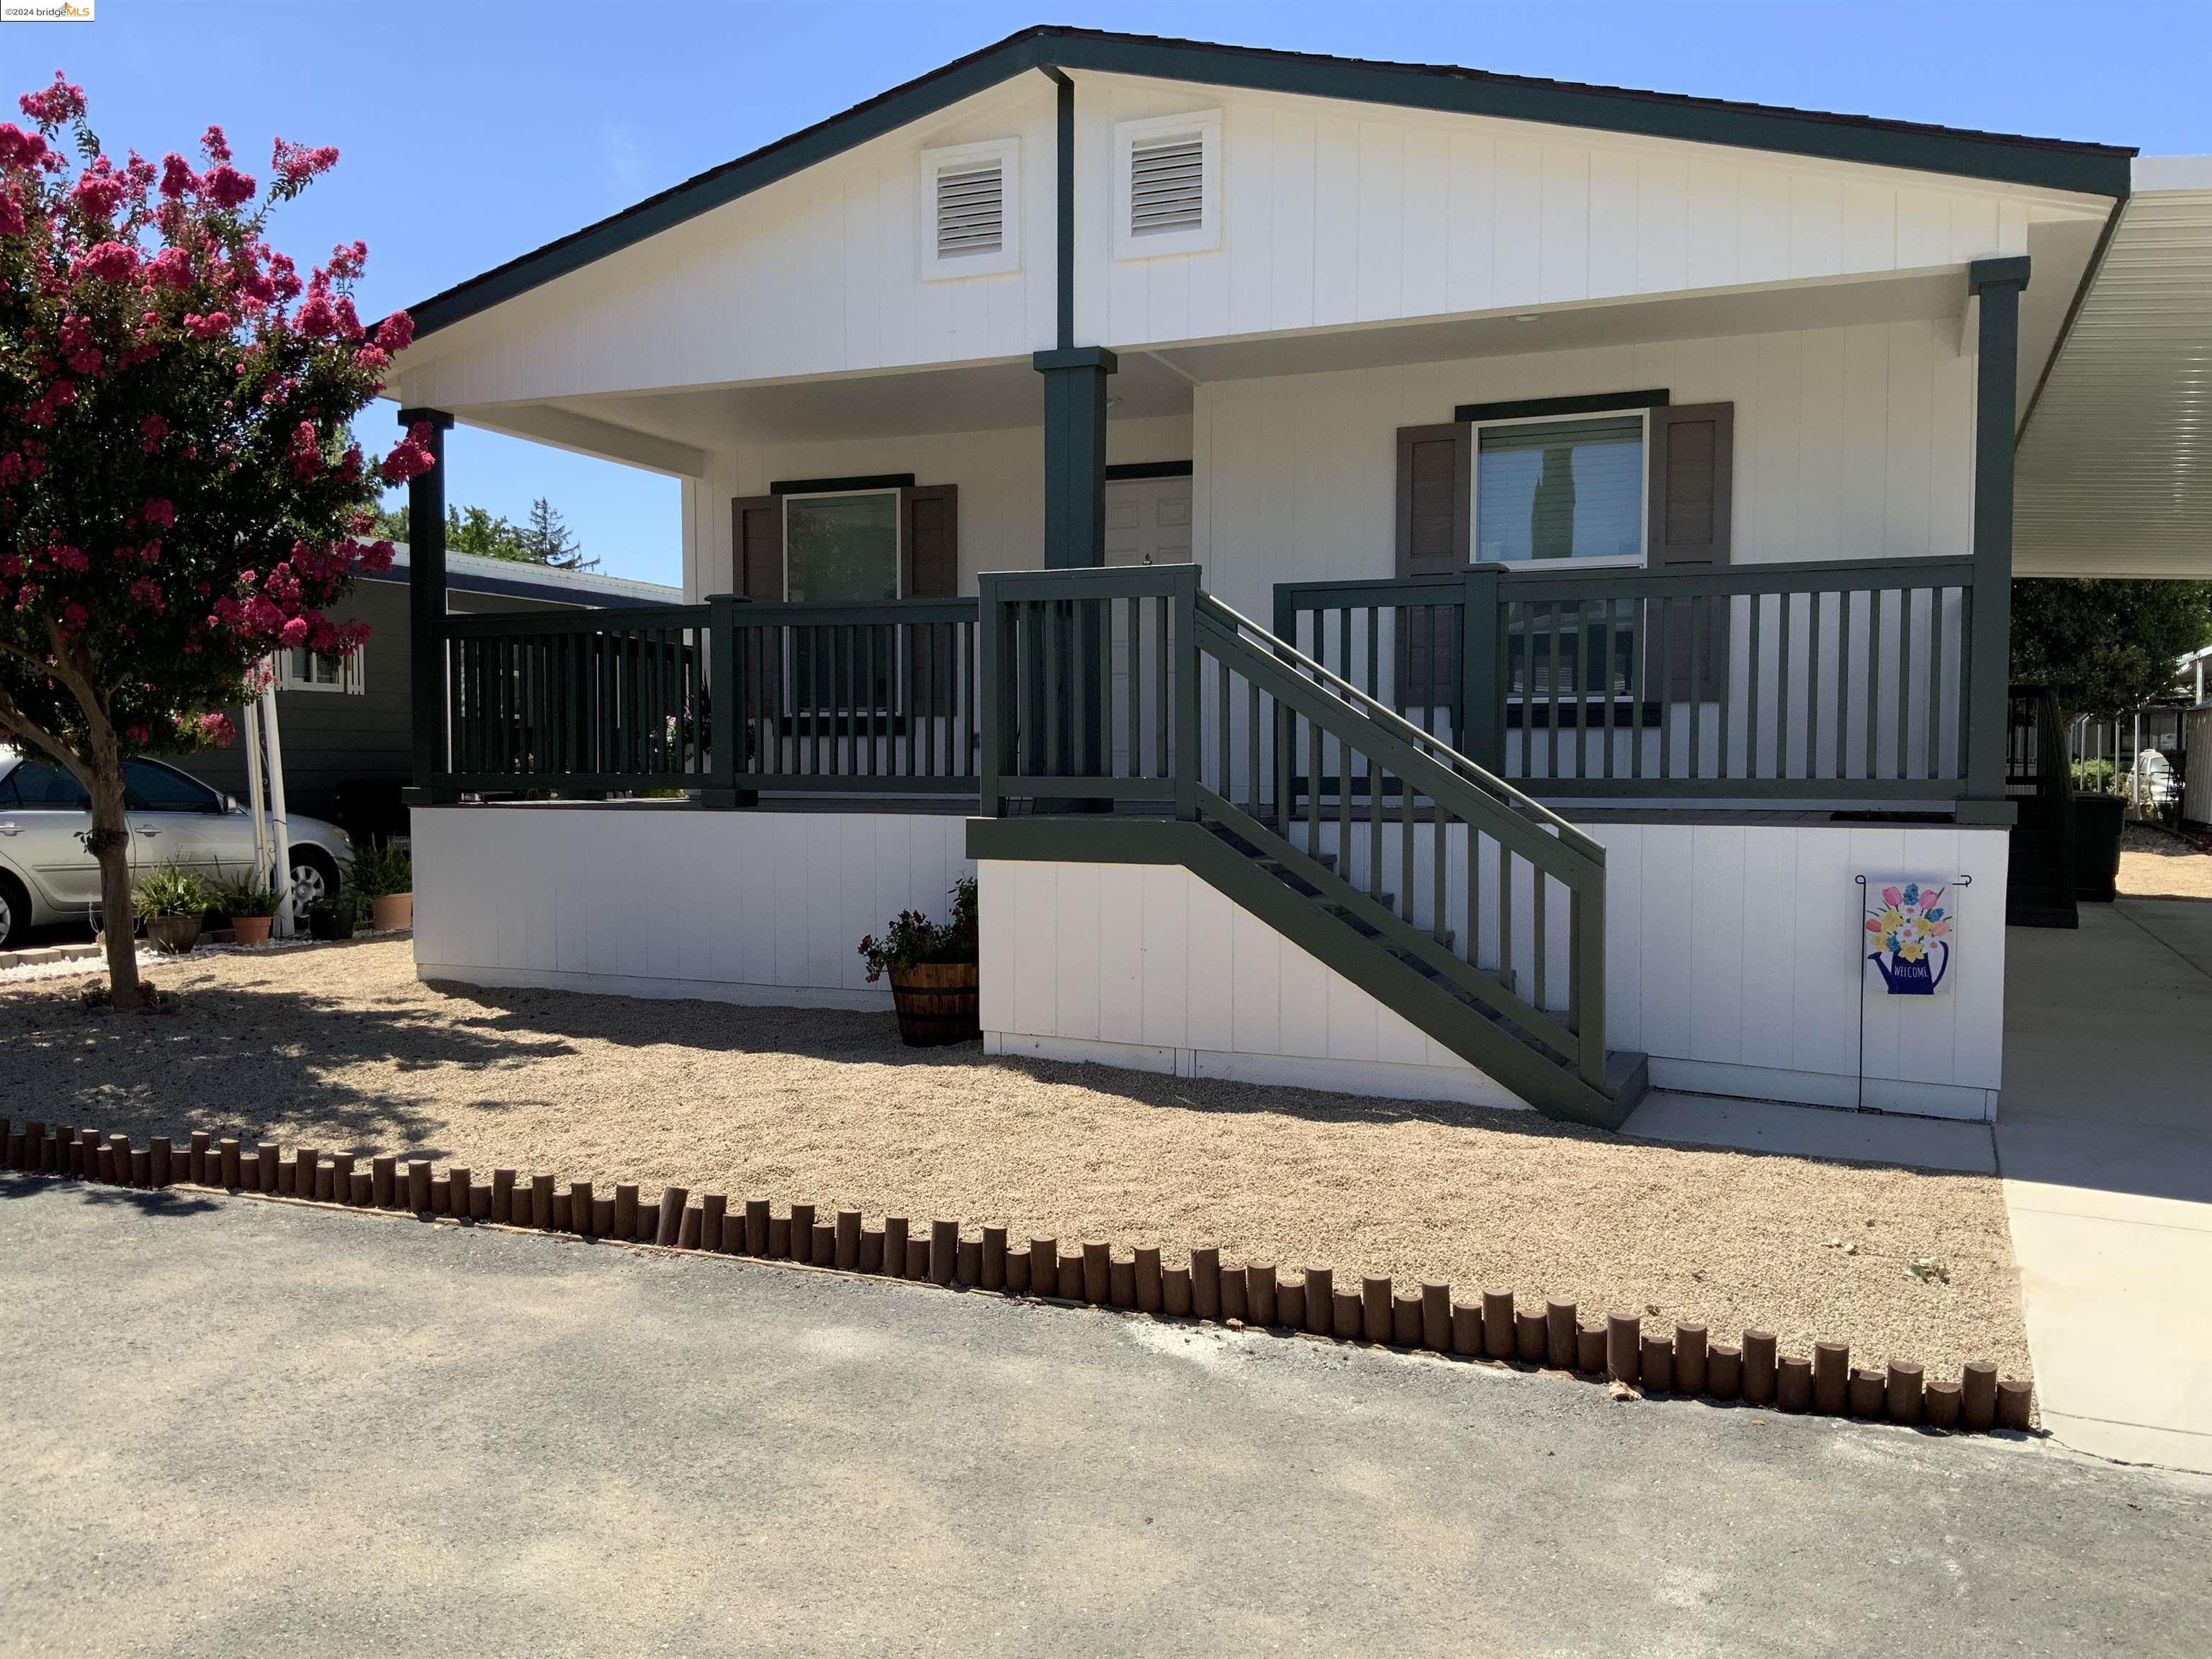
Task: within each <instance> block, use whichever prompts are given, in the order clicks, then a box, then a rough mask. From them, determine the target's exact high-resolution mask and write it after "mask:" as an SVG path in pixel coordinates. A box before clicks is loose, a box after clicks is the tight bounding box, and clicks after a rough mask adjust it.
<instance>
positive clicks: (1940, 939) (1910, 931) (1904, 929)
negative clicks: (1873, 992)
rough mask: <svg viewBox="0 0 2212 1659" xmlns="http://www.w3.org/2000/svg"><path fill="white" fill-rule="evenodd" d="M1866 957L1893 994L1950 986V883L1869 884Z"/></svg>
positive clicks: (1920, 992)
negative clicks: (1947, 983)
mask: <svg viewBox="0 0 2212 1659" xmlns="http://www.w3.org/2000/svg"><path fill="white" fill-rule="evenodd" d="M1948 891H1949V889H1948V885H1947V884H1944V883H1942V882H1936V881H1896V882H1888V881H1880V880H1875V879H1873V878H1869V880H1868V882H1867V884H1866V930H1865V932H1864V933H1862V934H1861V935H1860V936H1859V937H1860V940H1861V945H1862V948H1863V950H1864V951H1865V952H1866V960H1867V962H1868V963H1869V966H1870V967H1871V968H1872V969H1873V971H1874V972H1875V974H1877V975H1880V978H1881V987H1882V989H1883V991H1884V992H1885V993H1886V994H1888V995H1890V996H1908V997H1911V996H1918V997H1925V996H1933V995H1935V994H1936V993H1937V992H1939V991H1945V990H1948V987H1947V985H1946V983H1945V981H1947V980H1948V979H1949V977H1950V972H1951V941H1952V932H1951V907H1950V904H1949V902H1948V898H1947V894H1948Z"/></svg>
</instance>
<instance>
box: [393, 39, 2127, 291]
mask: <svg viewBox="0 0 2212 1659" xmlns="http://www.w3.org/2000/svg"><path fill="white" fill-rule="evenodd" d="M1046 64H1052V65H1054V66H1056V67H1058V68H1060V69H1062V70H1101V71H1104V72H1107V73H1110V74H1116V75H1137V76H1151V77H1153V78H1157V79H1162V80H1171V81H1189V82H1199V83H1200V84H1203V85H1210V86H1220V87H1242V88H1250V89H1253V90H1255V91H1267V92H1287V93H1296V94H1305V95H1308V96H1311V97H1317V98H1338V99H1348V100H1353V101H1357V102H1364V103H1371V104H1384V105H1394V106H1398V107H1401V108H1406V109H1426V110H1438V111H1443V112H1447V113H1450V114H1458V115H1480V116H1488V117H1492V118H1498V119H1503V120H1512V121H1537V122H1543V123H1547V124H1549V125H1564V126H1573V127H1584V128H1588V129H1589V130H1591V131H1600V132H1625V133H1634V134H1638V135H1640V136H1643V137H1656V138H1674V139H1680V140H1683V141H1686V142H1688V143H1705V144H1726V145H1730V146H1734V147H1737V148H1741V149H1760V150H1768V151H1772V152H1775V153H1778V154H1781V155H1809V156H1817V157H1820V158H1822V159H1825V160H1829V161H1853V162H1859V163H1862V164H1864V165H1868V166H1873V167H1905V168H1909V169H1911V170H1912V171H1914V172H1917V173H1948V174H1951V175H1954V176H1956V177H1960V178H1968V179H1990V180H1994V181H1996V182H2000V183H2006V184H2020V185H2040V186H2043V187H2045V188H2048V189H2052V190H2067V191H2086V192H2087V193H2089V194H2092V195H2096V196H2110V197H2124V196H2126V195H2127V193H2128V189H2129V173H2130V168H2129V161H2130V158H2131V157H2132V156H2133V155H2135V154H2136V152H2135V150H2134V149H2131V148H2125V147H2121V146H2115V145H2110V144H2088V143H2073V142H2069V141H2067V140H2062V139H2051V138H2027V137H2013V136H2010V135H2007V134H2002V133H1990V132H1973V131H1963V130H1960V129H1956V128H1950V127H1940V126H1931V125H1923V124H1918V123H1913V122H1905V121H1885V120H1878V119H1875V118H1872V117H1869V116H1863V115H1832V114H1824V113H1821V112H1817V111H1808V110H1793V109H1781V108H1777V107H1774V106H1768V105H1761V104H1741V103H1729V102H1724V101H1723V100H1719V99H1711V98H1690V97H1685V96H1682V95H1681V94H1675V93H1658V92H1638V91H1632V90H1629V89H1627V88H1617V87H1594V86H1583V85H1579V84H1577V83H1574V82H1560V81H1542V80H1535V79H1532V78H1529V77H1527V76H1510V75H1493V74H1490V73H1487V72H1486V71H1483V70H1470V69H1462V68H1458V67H1456V66H1454V65H1450V64H1382V63H1370V62H1365V61H1363V60H1360V59H1357V58H1328V57H1323V56H1320V55H1318V54H1315V53H1309V52H1273V51H1266V50H1261V49H1259V48H1255V47H1249V46H1218V45H1213V44H1211V43H1208V42H1206V41H1200V40H1156V39H1152V38H1150V37H1146V36H1139V35H1129V34H1113V33H1106V32H1104V31H1102V30H1097V29H1074V28H1065V27H1056V26H1044V27H1035V28H1027V29H1024V30H1022V31H1021V32H1019V33H1016V34H1012V35H1010V36H1008V37H1007V38H1006V40H1001V41H1000V42H998V43H997V44H996V45H994V46H986V47H984V48H983V49H982V50H981V51H980V52H970V53H969V55H968V56H967V57H965V58H956V59H955V60H954V61H953V62H951V63H950V64H945V66H944V67H943V68H942V69H937V70H931V71H930V72H929V73H927V75H923V76H918V77H917V78H915V79H914V80H912V81H908V82H905V83H904V84H903V85H902V86H897V87H894V88H891V89H890V91H888V92H885V93H882V94H878V96H876V97H874V98H871V99H869V100H866V101H865V102H863V103H860V104H855V105H854V106H853V107H852V108H851V109H848V110H847V111H845V112H843V113H842V114H839V115H833V116H831V117H829V118H828V119H827V120H823V121H818V122H817V123H815V125H812V126H811V127H806V128H804V129H802V130H801V131H798V132H795V133H793V134H792V135H791V136H790V137H786V138H780V139H778V140H776V141H775V143H771V144H768V145H764V146H763V147H762V148H761V149H757V150H754V151H753V152H751V153H750V155H744V156H740V157H738V159H737V160H735V161H726V162H724V163H723V164H722V165H720V167H710V168H708V170H707V171H706V172H704V173H699V174H697V175H696V177H693V178H691V179H686V180H684V182H683V183H682V184H680V185H674V186H673V187H671V188H670V189H668V190H665V191H661V192H660V193H659V194H658V195H656V196H651V197H647V198H646V199H645V200H644V201H642V202H640V203H638V204H636V205H635V206H634V207H630V208H626V209H624V210H623V211H622V212H620V213H617V214H615V215H613V216H611V217H608V218H605V219H602V220H599V222H596V223H594V224H591V225H586V227H584V228H582V229H580V230H577V231H574V232H571V233H570V234H568V235H567V236H563V237H562V238H560V239H558V240H555V241H551V242H548V243H547V244H546V245H545V246H543V247H540V248H538V249H537V250H535V251H534V252H529V253H526V254H523V255H522V256H521V257H520V258H515V259H511V260H509V261H508V262H507V264H502V265H498V266H495V267H494V268H493V269H492V270H488V271H485V272H484V273H483V275H481V276H472V277H471V278H470V279H469V280H468V281H466V282H465V283H459V284H457V285H456V286H454V287H453V288H449V289H446V290H445V291H444V292H443V293H441V294H435V295H431V296H430V297H429V298H428V299H426V300H424V301H421V302H420V303H419V304H416V305H415V306H412V307H409V309H410V312H411V313H412V314H413V317H414V319H415V331H416V334H417V335H422V334H429V333H435V331H437V330H439V329H441V328H445V327H448V326H450V325H452V324H454V323H457V322H459V321H460V320H461V319H463V318H465V317H471V316H474V315H475V314H476V313H477V312H480V311H483V310H487V309H489V307H492V306H495V305H497V304H499V303H500V302H501V301H505V300H511V299H513V297H514V296H515V295H518V294H522V293H526V292H527V291H528V290H530V289H533V288H536V287H538V285H539V284H540V283H549V282H551V281H552V280H553V279H554V278H556V277H557V276H566V275H568V273H569V272H571V271H574V270H580V269H581V268H582V267H584V266H585V265H587V264H591V263H592V262H593V261H594V260H597V259H602V258H605V257H606V256H607V255H609V254H611V253H614V252H618V251H620V250H621V249H623V248H626V247H629V246H633V245H634V244H635V243H638V242H641V241H643V240H645V239H646V238H647V237H649V236H653V235H657V234H659V233H660V232H661V231H664V230H666V229H668V228H670V227H671V226H673V225H678V224H682V223H683V222H684V221H686V220H688V219H692V218H696V216H698V215H700V214H702V213H706V212H708V211H710V210H713V209H714V208H718V207H720V206H722V205H724V204H726V203H729V202H732V201H735V200H737V199H738V197H741V196H745V195H749V194H750V193H751V192H752V191H757V190H759V189H761V188H763V186H765V185H771V184H774V183H775V182H776V181H777V180H778V179H787V178H789V177H791V176H792V175H793V173H799V172H801V171H803V170H804V169H805V168H807V167H812V166H813V165H815V163H817V162H818V161H827V160H829V158H830V157H832V156H835V155H842V154H843V153H844V152H845V151H847V150H848V149H854V147H855V146H857V145H860V144H864V143H867V142H868V141H869V140H871V139H873V138H879V137H883V136H884V134H886V133H889V132H893V131H896V130H897V129H899V128H900V127H902V126H906V125H910V124H911V123H913V122H916V121H920V120H922V119H924V118H927V117H928V116H930V115H933V114H935V113H936V112H938V111H939V110H942V109H945V108H948V107H950V106H951V105H954V104H957V103H958V102H959V101H960V100H963V99H965V98H970V97H973V96H974V95H975V94H977V93H979V92H983V91H986V90H987V89H988V88H992V87H994V86H997V85H999V84H1000V82H1006V81H1009V80H1012V78H1013V77H1014V76H1017V75H1022V74H1025V73H1027V72H1028V71H1030V70H1034V69H1041V68H1042V67H1043V66H1044V65H1046Z"/></svg>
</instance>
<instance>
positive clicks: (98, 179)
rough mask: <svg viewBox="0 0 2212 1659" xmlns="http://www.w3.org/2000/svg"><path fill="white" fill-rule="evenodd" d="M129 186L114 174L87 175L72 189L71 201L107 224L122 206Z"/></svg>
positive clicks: (89, 214)
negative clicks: (119, 206)
mask: <svg viewBox="0 0 2212 1659" xmlns="http://www.w3.org/2000/svg"><path fill="white" fill-rule="evenodd" d="M126 190H127V186H125V184H124V181H123V180H122V179H118V178H117V177H116V176H115V175H114V174H113V173H86V174H85V175H84V177H83V178H82V179H78V180H77V181H76V184H75V185H72V186H71V187H70V201H72V202H74V203H76V205H77V206H78V207H79V208H80V209H82V210H83V211H84V212H85V213H86V214H87V215H88V216H91V217H92V218H94V219H97V220H99V221H100V222H102V223H106V221H107V220H108V219H109V218H110V217H111V216H112V215H113V214H114V212H115V210H116V208H117V207H118V205H120V204H121V203H122V200H123V197H124V196H125V193H126Z"/></svg>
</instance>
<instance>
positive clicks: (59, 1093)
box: [0, 983, 574, 1158]
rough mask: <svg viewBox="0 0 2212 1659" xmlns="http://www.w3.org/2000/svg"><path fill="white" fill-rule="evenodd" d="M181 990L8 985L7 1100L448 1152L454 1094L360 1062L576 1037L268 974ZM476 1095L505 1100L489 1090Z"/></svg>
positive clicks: (129, 1122)
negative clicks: (157, 1010) (432, 1096)
mask: <svg viewBox="0 0 2212 1659" xmlns="http://www.w3.org/2000/svg"><path fill="white" fill-rule="evenodd" d="M183 992H184V994H183V1000H182V1006H180V1007H179V1009H178V1011H177V1012H173V1013H169V1014H146V1013H128V1012H122V1013H118V1012H114V1011H112V1010H108V1009H89V1008H86V1007H84V1006H82V1005H81V1004H80V1003H79V1002H78V1001H77V1000H76V995H75V994H74V992H64V993H58V994H54V995H52V996H15V997H9V998H6V999H0V1057H4V1058H0V1075H4V1077H5V1079H6V1082H7V1096H8V1098H9V1106H8V1108H7V1110H8V1115H9V1116H11V1117H18V1118H29V1117H31V1116H32V1115H33V1114H35V1115H37V1116H38V1117H40V1119H41V1120H42V1121H45V1122H46V1123H47V1124H48V1125H49V1126H54V1125H61V1124H70V1125H76V1126H81V1127H88V1128H97V1129H99V1130H100V1131H101V1132H102V1133H122V1134H127V1135H129V1136H130V1137H131V1139H132V1140H134V1141H136V1142H137V1143H139V1144H140V1145H143V1144H144V1141H145V1139H146V1137H148V1136H149V1135H154V1134H166V1135H169V1136H171V1137H173V1139H175V1140H176V1141H177V1143H178V1145H179V1146H182V1145H183V1144H184V1140H185V1137H186V1135H188V1134H189V1133H190V1132H191V1130H193V1129H205V1130H208V1131H209V1132H210V1133H214V1134H216V1135H228V1134H234V1135H237V1136H239V1137H240V1139H244V1140H246V1141H248V1142H249V1143H250V1142H252V1141H255V1140H277V1141H281V1142H283V1144H285V1145H287V1146H290V1145H294V1144H296V1143H298V1142H299V1141H300V1140H301V1139H302V1138H303V1137H302V1134H301V1133H300V1132H298V1131H297V1130H295V1128H293V1127H290V1126H293V1125H296V1124H301V1123H307V1124H312V1125H313V1126H314V1127H313V1130H312V1131H310V1132H309V1135H308V1137H307V1138H310V1139H313V1141H314V1142H315V1143H316V1144H319V1146H321V1147H322V1149H323V1150H324V1151H325V1152H371V1151H396V1152H399V1153H401V1154H402V1155H404V1156H407V1157H416V1158H441V1157H443V1156H444V1152H443V1150H442V1149H441V1148H440V1147H439V1146H436V1145H435V1144H433V1141H434V1137H435V1134H436V1133H437V1131H438V1129H439V1128H440V1127H441V1125H442V1123H443V1122H444V1121H446V1118H447V1115H448V1109H446V1108H440V1109H436V1110H435V1111H433V1112H426V1111H424V1110H422V1109H418V1108H417V1106H416V1104H415V1103H412V1102H410V1100H409V1098H408V1097H406V1096H405V1094H404V1092H402V1091H399V1090H386V1089H380V1088H378V1087H376V1086H374V1085H373V1084H364V1082H363V1081H362V1079H361V1078H360V1077H359V1076H358V1075H357V1073H359V1071H360V1070H361V1068H364V1067H369V1066H380V1067H391V1068H394V1069H396V1070H397V1071H398V1073H400V1074H401V1077H402V1079H404V1077H405V1076H406V1075H407V1074H409V1073H432V1072H438V1071H444V1070H449V1069H453V1068H459V1069H460V1070H462V1071H465V1072H480V1073H494V1072H502V1071H510V1070H515V1069H519V1068H521V1067H525V1066H530V1065H532V1064H533V1063H534V1062H536V1061H538V1060H548V1059H556V1058H559V1057H562V1056H565V1055H567V1054H571V1053H573V1052H574V1049H573V1046H572V1045H570V1044H568V1043H567V1042H562V1041H561V1040H560V1039H559V1038H558V1037H557V1036H551V1035H547V1034H537V1035H534V1036H533V1034H532V1033H529V1032H527V1031H519V1030H499V1029H496V1028H495V1027H494V1026H493V1025H492V1024H490V1023H489V1022H483V1021H475V1020H467V1019H455V1018H453V1016H452V1015H450V1014H448V1013H446V1012H443V1011H441V1010H435V1009H433V1010H425V1009H423V1008H422V1007H421V1006H409V1005H407V1004H405V1003H401V1002H392V1003H390V1004H388V1005H386V1004H380V1003H374V1002H370V1003H366V1004H364V1003H362V1002H360V1001H357V1000H356V1001H343V1000H339V999H337V998H335V997H330V996H324V995H319V994H316V993H314V992H313V991H307V990H298V989H290V988H285V987H280V986H274V985H269V984H262V985H257V986H252V987H233V986H228V985H224V984H221V983H202V984H197V985H187V986H185V987H183ZM386 1075H387V1076H388V1075H389V1073H386ZM477 1109H480V1110H484V1111H491V1112H496V1111H499V1110H501V1109H503V1108H502V1105H501V1103H498V1102H495V1101H485V1102H483V1103H481V1104H480V1105H479V1106H478V1107H477Z"/></svg>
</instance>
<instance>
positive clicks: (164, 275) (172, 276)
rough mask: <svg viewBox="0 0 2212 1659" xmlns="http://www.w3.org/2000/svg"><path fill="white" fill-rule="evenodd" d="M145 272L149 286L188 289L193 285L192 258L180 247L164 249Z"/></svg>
mask: <svg viewBox="0 0 2212 1659" xmlns="http://www.w3.org/2000/svg"><path fill="white" fill-rule="evenodd" d="M145 270H146V276H147V280H148V283H149V286H154V287H160V288H168V289H186V288H190V287H191V285H192V256H191V254H189V253H187V252H185V250H184V249H182V248H180V247H165V248H163V249H162V250H161V252H159V253H157V254H155V256H154V257H153V258H150V259H149V260H148V261H147V262H146V266H145ZM149 314H151V313H149ZM157 320H158V319H157Z"/></svg>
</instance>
